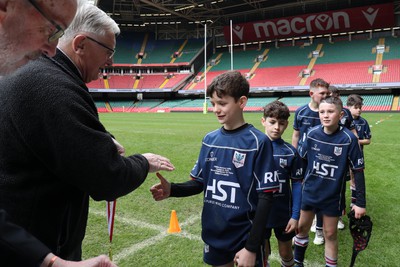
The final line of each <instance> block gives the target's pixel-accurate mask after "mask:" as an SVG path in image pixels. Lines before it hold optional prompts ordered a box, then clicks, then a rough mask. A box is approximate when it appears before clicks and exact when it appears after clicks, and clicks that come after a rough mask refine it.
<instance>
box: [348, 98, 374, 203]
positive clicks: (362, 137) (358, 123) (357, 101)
mask: <svg viewBox="0 0 400 267" xmlns="http://www.w3.org/2000/svg"><path fill="white" fill-rule="evenodd" d="M363 101H364V99H363V98H362V97H361V96H360V95H357V94H352V95H349V96H348V97H347V103H346V105H347V107H348V108H349V110H350V113H351V115H352V117H353V119H354V124H355V129H356V131H357V135H358V143H359V144H360V146H361V149H362V150H363V149H364V145H369V144H370V143H371V137H372V135H371V130H370V128H369V124H368V121H367V120H366V119H364V118H363V117H361V112H362V106H363V105H364V103H363ZM350 175H351V179H350V190H351V205H353V204H354V202H355V198H356V196H355V184H354V176H353V174H352V173H350Z"/></svg>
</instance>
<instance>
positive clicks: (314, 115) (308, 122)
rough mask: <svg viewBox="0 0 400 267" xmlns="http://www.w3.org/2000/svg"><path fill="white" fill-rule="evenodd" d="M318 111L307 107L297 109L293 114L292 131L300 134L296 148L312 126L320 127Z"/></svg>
mask: <svg viewBox="0 0 400 267" xmlns="http://www.w3.org/2000/svg"><path fill="white" fill-rule="evenodd" d="M320 124H321V120H320V119H319V113H318V111H313V110H312V109H310V107H309V106H308V104H307V105H304V106H302V107H299V108H298V109H297V110H296V112H295V114H294V121H293V129H295V130H297V131H299V132H300V135H299V142H298V146H297V147H300V146H301V144H302V143H303V142H304V139H305V137H306V134H307V131H308V130H309V129H310V128H311V127H314V126H317V125H320Z"/></svg>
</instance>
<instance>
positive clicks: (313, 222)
mask: <svg viewBox="0 0 400 267" xmlns="http://www.w3.org/2000/svg"><path fill="white" fill-rule="evenodd" d="M316 227H317V216H314V220H313V221H312V225H311V229H310V231H311V232H313V233H315V231H316Z"/></svg>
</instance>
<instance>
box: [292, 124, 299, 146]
mask: <svg viewBox="0 0 400 267" xmlns="http://www.w3.org/2000/svg"><path fill="white" fill-rule="evenodd" d="M299 138H300V131H299V130H296V129H295V130H293V135H292V146H294V148H296V149H297V145H298V143H299Z"/></svg>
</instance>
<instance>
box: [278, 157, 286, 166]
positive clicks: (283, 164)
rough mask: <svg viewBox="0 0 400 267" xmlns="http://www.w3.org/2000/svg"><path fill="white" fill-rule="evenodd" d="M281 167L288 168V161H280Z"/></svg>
mask: <svg viewBox="0 0 400 267" xmlns="http://www.w3.org/2000/svg"><path fill="white" fill-rule="evenodd" d="M279 166H280V167H281V168H285V167H287V159H279Z"/></svg>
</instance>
